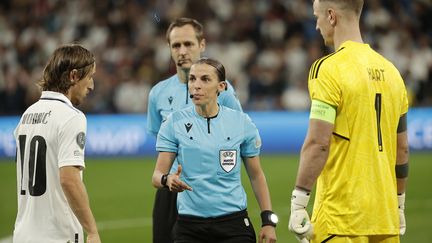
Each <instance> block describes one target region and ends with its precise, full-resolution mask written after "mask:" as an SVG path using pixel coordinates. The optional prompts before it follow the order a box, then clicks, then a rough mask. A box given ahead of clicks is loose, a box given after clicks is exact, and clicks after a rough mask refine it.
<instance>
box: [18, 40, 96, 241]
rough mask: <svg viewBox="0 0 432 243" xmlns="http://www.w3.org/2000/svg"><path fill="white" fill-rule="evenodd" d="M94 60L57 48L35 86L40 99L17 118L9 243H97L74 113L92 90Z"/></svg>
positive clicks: (80, 117)
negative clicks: (15, 201)
mask: <svg viewBox="0 0 432 243" xmlns="http://www.w3.org/2000/svg"><path fill="white" fill-rule="evenodd" d="M95 71H96V63H95V58H94V55H93V54H92V53H91V52H90V51H88V50H87V49H85V48H84V47H82V46H81V45H78V44H70V45H64V46H61V47H59V48H57V49H56V50H55V51H54V53H53V55H52V56H51V57H50V60H49V62H48V64H47V65H46V67H45V69H44V72H43V77H42V79H41V80H40V81H39V85H40V87H41V89H42V95H41V98H40V99H39V101H37V102H36V103H34V104H33V105H31V106H30V107H29V108H28V109H27V110H26V111H25V112H24V114H23V115H22V117H21V119H20V122H19V124H18V126H17V127H16V129H15V132H14V136H15V141H16V144H17V155H16V162H17V194H18V214H17V218H16V222H15V229H14V234H13V242H16V243H33V242H34V243H40V242H44V243H54V242H56V243H57V242H59V243H60V242H61V243H66V242H70V243H83V242H84V234H83V228H84V230H85V232H86V233H87V242H91V243H94V242H96V243H99V242H101V241H100V238H99V233H98V230H97V227H96V222H95V219H94V217H93V214H92V211H91V209H90V205H89V199H88V195H87V192H86V189H85V186H84V184H83V182H82V170H83V169H84V167H85V164H84V146H85V137H86V130H87V120H86V117H85V116H84V114H83V113H82V112H81V111H79V110H78V109H76V108H75V106H77V105H79V104H80V103H82V102H83V100H84V99H85V97H86V96H87V94H88V93H89V92H90V91H92V90H93V88H94V84H93V75H94V73H95Z"/></svg>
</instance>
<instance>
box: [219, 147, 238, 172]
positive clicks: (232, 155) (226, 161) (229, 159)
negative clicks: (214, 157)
mask: <svg viewBox="0 0 432 243" xmlns="http://www.w3.org/2000/svg"><path fill="white" fill-rule="evenodd" d="M219 162H220V165H221V167H222V169H223V170H224V171H225V172H226V173H229V172H230V171H232V169H234V167H235V166H236V164H237V150H235V149H230V150H219Z"/></svg>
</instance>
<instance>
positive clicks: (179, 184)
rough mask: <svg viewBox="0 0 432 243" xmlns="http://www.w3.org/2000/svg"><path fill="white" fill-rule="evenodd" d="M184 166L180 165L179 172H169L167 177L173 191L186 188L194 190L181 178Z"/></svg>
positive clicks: (180, 190) (168, 184)
mask: <svg viewBox="0 0 432 243" xmlns="http://www.w3.org/2000/svg"><path fill="white" fill-rule="evenodd" d="M181 172H182V166H181V165H178V168H177V172H176V173H174V174H169V175H168V178H167V186H168V187H169V189H170V191H172V192H182V191H184V190H188V191H192V187H190V186H189V185H188V184H186V183H184V182H183V181H182V180H180V174H181Z"/></svg>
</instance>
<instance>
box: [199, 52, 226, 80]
mask: <svg viewBox="0 0 432 243" xmlns="http://www.w3.org/2000/svg"><path fill="white" fill-rule="evenodd" d="M194 64H207V65H210V66H212V67H214V68H215V69H216V74H217V76H218V79H219V82H222V81H225V67H224V66H223V65H222V63H220V62H219V61H218V60H216V59H213V58H208V57H201V58H200V59H199V60H198V61H196V62H195V63H194Z"/></svg>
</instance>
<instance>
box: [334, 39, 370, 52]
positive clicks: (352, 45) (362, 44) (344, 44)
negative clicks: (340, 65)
mask: <svg viewBox="0 0 432 243" xmlns="http://www.w3.org/2000/svg"><path fill="white" fill-rule="evenodd" d="M356 46H369V44H366V43H360V42H356V41H350V40H347V41H345V42H344V43H342V45H340V46H339V48H338V49H337V51H339V50H341V49H343V48H345V47H347V48H351V47H356Z"/></svg>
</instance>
